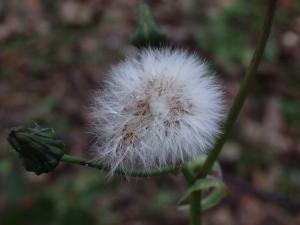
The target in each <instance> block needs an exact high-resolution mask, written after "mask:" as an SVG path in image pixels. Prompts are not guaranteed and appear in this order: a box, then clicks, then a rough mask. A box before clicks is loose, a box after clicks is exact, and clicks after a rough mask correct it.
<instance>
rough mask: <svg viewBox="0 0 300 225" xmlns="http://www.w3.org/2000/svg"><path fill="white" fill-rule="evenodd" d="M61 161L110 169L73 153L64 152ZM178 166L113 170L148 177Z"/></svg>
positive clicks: (126, 174)
mask: <svg viewBox="0 0 300 225" xmlns="http://www.w3.org/2000/svg"><path fill="white" fill-rule="evenodd" d="M61 160H62V161H64V162H66V163H71V164H77V165H81V166H87V167H90V168H95V169H99V170H103V171H107V172H109V171H110V169H109V168H108V167H106V166H104V165H102V164H98V163H95V162H92V161H89V160H86V159H83V158H80V157H78V156H73V155H68V154H65V155H63V157H62V159H61ZM177 169H178V168H176V167H164V168H160V169H151V170H148V171H147V170H141V171H124V170H121V169H117V170H116V171H115V173H116V174H119V175H123V176H131V177H149V176H159V175H162V174H165V173H170V172H175V171H176V170H177Z"/></svg>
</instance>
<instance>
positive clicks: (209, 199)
mask: <svg viewBox="0 0 300 225" xmlns="http://www.w3.org/2000/svg"><path fill="white" fill-rule="evenodd" d="M209 189H212V190H211V191H210V193H209V194H208V195H207V196H205V197H202V200H201V205H202V206H201V209H202V210H206V209H209V208H211V207H214V206H215V205H217V204H219V203H220V202H221V200H222V199H223V198H224V197H225V196H226V195H227V188H226V185H225V184H224V182H223V181H222V180H220V179H215V178H202V179H199V180H197V181H196V182H195V183H194V184H193V185H191V186H190V187H189V188H188V190H187V191H186V192H185V193H184V195H183V196H182V197H181V198H180V200H179V203H181V202H182V201H184V200H185V199H186V198H188V197H189V196H190V195H191V194H192V193H193V192H196V191H205V190H209ZM188 208H189V207H188V206H181V207H180V208H179V209H181V210H187V209H188Z"/></svg>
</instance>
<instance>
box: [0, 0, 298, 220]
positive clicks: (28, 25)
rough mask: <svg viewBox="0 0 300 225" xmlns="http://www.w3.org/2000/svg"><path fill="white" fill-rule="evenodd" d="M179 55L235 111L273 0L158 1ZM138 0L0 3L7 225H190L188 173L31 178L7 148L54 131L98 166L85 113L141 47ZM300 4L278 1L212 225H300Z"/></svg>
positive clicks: (229, 150)
mask: <svg viewBox="0 0 300 225" xmlns="http://www.w3.org/2000/svg"><path fill="white" fill-rule="evenodd" d="M149 2H150V7H151V11H152V12H153V16H154V18H155V20H156V21H157V23H158V24H159V25H160V27H161V29H162V30H163V31H164V32H165V33H166V35H167V37H168V38H169V39H170V41H171V42H172V43H174V46H181V47H184V48H186V49H190V50H193V51H196V52H198V53H199V54H200V55H202V56H203V57H204V58H206V59H207V60H208V61H210V62H211V66H212V68H213V69H214V70H216V71H217V73H218V75H219V78H220V82H222V83H223V85H224V88H225V90H226V98H227V102H228V104H231V102H232V100H233V98H234V96H235V94H236V92H237V89H238V87H239V83H240V81H241V79H242V78H243V75H244V71H245V68H246V66H247V65H248V63H249V60H250V57H251V54H252V52H253V49H254V46H255V44H256V42H257V38H258V32H259V30H260V27H261V22H262V17H263V12H264V11H263V9H264V7H263V6H264V5H265V3H266V1H265V0H263V1H262V0H198V1H197V0H153V1H149ZM138 3H139V1H137V0H133V1H128V0H81V1H80V0H76V1H75V0H72V1H67V0H64V1H62V0H0V224H1V225H27V224H28V225H35V224H36V225H50V224H51V225H67V224H72V225H82V224H89V225H119V224H122V225H129V224H130V225H159V224H164V225H169V224H170V225H181V224H182V225H185V224H187V223H188V222H187V221H188V218H187V215H186V214H185V213H183V212H179V211H177V209H176V201H177V200H178V198H179V197H180V196H181V194H182V193H183V192H184V190H185V188H186V185H185V183H184V181H183V179H181V178H180V177H178V176H175V175H167V176H162V177H157V178H146V179H138V178H130V179H129V181H128V180H126V179H124V178H123V179H122V178H119V177H115V178H114V179H112V180H110V181H108V180H107V179H106V177H105V174H104V173H102V172H100V171H97V170H93V169H88V168H81V167H78V166H72V165H67V164H64V163H61V164H60V166H59V167H58V168H57V169H56V171H55V172H53V173H50V174H47V175H41V176H36V175H34V174H32V173H28V172H25V171H24V169H23V168H22V167H21V165H20V161H19V160H18V158H17V155H16V154H15V153H14V152H13V151H12V149H11V147H10V146H9V145H8V143H7V141H6V136H7V133H8V130H9V128H10V127H12V126H17V125H20V124H27V125H32V124H33V121H35V122H37V123H38V124H40V125H41V126H43V127H52V128H54V129H55V130H56V131H57V132H58V133H59V134H60V135H61V136H62V137H63V139H64V140H65V142H66V144H67V152H69V153H72V154H77V155H82V156H85V157H89V151H88V149H89V148H90V146H91V142H92V137H91V135H90V134H89V122H90V121H88V118H87V116H86V110H87V108H88V106H89V104H90V98H91V94H92V93H93V90H95V89H96V88H97V87H98V83H99V82H100V81H101V79H102V78H103V76H105V74H106V72H107V71H108V69H109V68H110V67H111V65H113V64H115V63H117V62H118V61H119V60H121V59H122V57H123V56H124V54H127V53H128V52H132V51H134V50H135V48H134V47H133V46H132V45H130V38H131V36H132V34H133V32H134V30H135V25H136V14H137V8H138ZM299 71H300V1H298V0H279V5H278V12H277V14H276V19H275V25H274V29H273V32H272V35H271V38H270V40H269V43H268V45H267V48H266V52H265V55H264V59H263V62H262V64H261V66H260V69H259V73H258V76H257V79H256V81H255V84H254V86H253V88H252V90H251V93H250V95H249V98H248V99H247V102H246V104H245V106H244V108H243V110H242V112H241V114H240V117H239V120H238V122H237V123H236V125H235V127H234V130H233V132H232V133H231V137H230V140H229V141H228V142H227V143H226V145H225V147H224V149H223V152H222V155H221V157H220V162H221V165H222V168H223V170H224V179H225V182H226V183H227V185H228V186H229V189H230V192H229V195H228V196H227V197H226V199H225V200H224V201H223V202H222V204H220V205H219V206H217V207H215V208H213V209H211V210H209V211H207V212H206V213H205V217H204V219H205V223H204V224H206V225H294V224H295V225H296V224H300V191H299V190H300V139H299V137H300V101H299V100H300V72H299Z"/></svg>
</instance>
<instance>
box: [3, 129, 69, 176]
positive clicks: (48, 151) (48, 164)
mask: <svg viewBox="0 0 300 225" xmlns="http://www.w3.org/2000/svg"><path fill="white" fill-rule="evenodd" d="M7 140H8V142H9V143H10V144H11V146H12V147H13V148H14V149H15V150H16V151H17V153H18V154H19V157H20V159H21V161H22V164H23V166H24V167H25V169H26V170H27V171H30V172H34V173H35V174H36V175H40V174H43V173H49V172H51V171H53V170H54V169H55V168H56V167H57V166H58V164H59V162H60V160H61V158H62V157H63V155H64V144H63V142H62V141H61V140H60V139H58V138H57V136H56V135H55V134H54V130H53V129H51V128H42V127H38V126H37V127H34V128H26V127H15V128H12V129H11V130H10V132H9V135H8V138H7Z"/></svg>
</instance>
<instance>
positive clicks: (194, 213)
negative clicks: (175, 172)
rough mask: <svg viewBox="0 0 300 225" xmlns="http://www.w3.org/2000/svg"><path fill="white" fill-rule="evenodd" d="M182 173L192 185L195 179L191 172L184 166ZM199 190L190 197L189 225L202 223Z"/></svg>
mask: <svg viewBox="0 0 300 225" xmlns="http://www.w3.org/2000/svg"><path fill="white" fill-rule="evenodd" d="M182 174H183V175H184V177H185V179H186V181H187V183H188V185H189V186H191V185H193V184H194V182H195V181H196V179H195V175H194V174H193V172H192V171H191V170H190V169H189V168H188V167H186V166H184V167H183V168H182ZM201 195H202V193H201V191H195V192H193V193H192V194H191V197H190V208H189V210H190V225H201V224H202V208H201Z"/></svg>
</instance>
